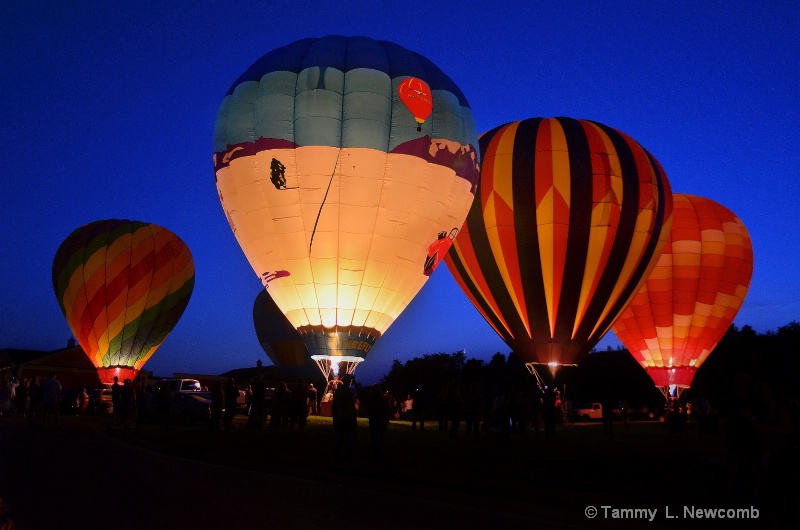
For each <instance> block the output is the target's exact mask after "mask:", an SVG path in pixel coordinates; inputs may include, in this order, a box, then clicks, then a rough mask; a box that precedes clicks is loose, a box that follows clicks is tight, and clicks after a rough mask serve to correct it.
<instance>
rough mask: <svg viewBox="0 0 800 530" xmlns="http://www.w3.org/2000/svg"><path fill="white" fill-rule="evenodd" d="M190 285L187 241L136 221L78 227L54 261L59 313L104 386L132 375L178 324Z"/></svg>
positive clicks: (192, 282)
mask: <svg viewBox="0 0 800 530" xmlns="http://www.w3.org/2000/svg"><path fill="white" fill-rule="evenodd" d="M193 287H194V261H193V259H192V255H191V253H190V252H189V248H188V247H187V246H186V244H184V242H183V241H181V239H180V238H179V237H178V236H176V235H175V234H173V233H172V232H170V231H169V230H167V229H166V228H163V227H160V226H157V225H154V224H149V223H143V222H140V221H128V220H118V219H109V220H104V221H95V222H93V223H89V224H86V225H84V226H81V227H80V228H78V229H77V230H75V231H74V232H72V233H71V234H70V235H69V236H68V237H67V238H66V239H65V240H64V242H63V243H61V246H60V247H59V248H58V251H56V255H55V258H54V259H53V288H54V289H55V292H56V297H57V298H58V303H59V306H60V307H61V311H62V312H63V313H64V316H65V317H66V319H67V323H68V324H69V327H70V329H71V330H72V332H73V333H74V334H75V337H76V339H77V340H78V342H79V343H80V345H81V347H82V348H83V350H84V351H85V352H86V354H87V355H88V356H89V359H91V361H92V363H93V364H94V366H95V367H96V368H97V373H98V375H99V377H100V381H101V382H102V383H104V384H108V383H111V382H112V381H113V378H114V376H118V377H119V379H120V380H123V379H126V378H130V379H133V378H135V377H136V374H137V373H138V372H139V370H140V369H141V368H142V366H144V364H145V363H146V362H147V360H148V359H150V357H151V356H152V355H153V353H154V352H155V351H156V349H157V348H158V347H159V346H160V345H161V343H162V342H164V339H166V338H167V335H169V333H170V331H172V328H173V327H175V324H177V322H178V320H179V319H180V317H181V315H182V314H183V311H184V309H186V306H187V304H188V303H189V297H190V296H191V294H192V289H193Z"/></svg>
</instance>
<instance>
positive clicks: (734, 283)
mask: <svg viewBox="0 0 800 530" xmlns="http://www.w3.org/2000/svg"><path fill="white" fill-rule="evenodd" d="M673 205H674V210H673V214H672V231H671V232H670V236H669V239H668V241H667V245H666V247H664V251H663V253H662V254H661V257H660V258H659V260H658V262H657V264H656V266H655V268H654V269H653V272H652V273H650V276H649V277H648V279H647V281H646V283H645V284H644V285H643V286H642V288H641V289H640V290H639V292H638V293H637V294H636V296H635V297H634V299H633V301H631V303H630V305H629V306H628V307H627V308H626V309H625V311H623V312H622V314H621V315H620V317H619V319H617V321H616V322H615V323H614V326H613V327H612V329H613V330H614V333H615V334H616V335H617V338H619V340H620V341H621V342H622V343H623V344H624V345H625V347H626V348H628V351H630V352H631V354H632V355H633V356H634V357H635V358H636V360H637V361H639V363H640V364H641V365H642V366H643V367H644V369H645V370H646V371H647V373H648V374H650V377H651V378H652V379H653V381H654V382H655V384H656V386H658V387H659V388H660V389H661V390H662V392H665V395H666V392H667V391H668V390H669V387H670V386H672V385H675V387H677V388H678V389H679V390H680V389H685V388H688V387H689V386H691V383H692V379H693V378H694V374H695V371H696V370H697V368H699V367H700V365H701V364H703V361H705V359H706V358H707V357H708V355H709V354H710V353H711V352H712V351H713V350H714V348H715V347H716V345H717V343H719V341H720V340H721V339H722V337H723V336H724V335H725V332H726V331H728V328H729V327H730V325H731V323H732V322H733V319H734V317H735V316H736V313H737V312H738V311H739V308H740V307H741V306H742V303H743V302H744V298H745V295H746V294H747V289H748V288H749V286H750V279H751V278H752V276H753V245H752V243H751V241H750V236H749V235H748V233H747V229H746V228H745V226H744V224H743V223H742V221H741V220H740V219H739V218H738V217H736V215H734V213H733V212H731V211H730V210H729V209H727V208H725V207H724V206H722V205H720V204H718V203H716V202H714V201H712V200H711V199H706V198H703V197H697V196H695V195H686V194H679V193H676V194H675V195H674V196H673Z"/></svg>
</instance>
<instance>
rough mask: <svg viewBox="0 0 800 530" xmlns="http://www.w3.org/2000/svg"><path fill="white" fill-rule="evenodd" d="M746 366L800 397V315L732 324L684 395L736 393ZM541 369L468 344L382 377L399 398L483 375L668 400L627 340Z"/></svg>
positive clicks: (652, 403) (395, 366)
mask: <svg viewBox="0 0 800 530" xmlns="http://www.w3.org/2000/svg"><path fill="white" fill-rule="evenodd" d="M740 372H745V373H746V374H748V376H749V377H750V379H751V380H752V381H753V382H754V383H758V382H767V383H769V384H770V385H772V386H773V387H774V388H776V389H778V391H779V392H780V393H781V394H782V395H783V397H784V398H785V399H797V398H799V397H800V396H798V393H800V323H798V322H796V321H792V322H790V323H789V324H786V325H785V326H781V327H779V328H778V329H777V330H776V331H767V332H765V333H758V332H756V331H755V330H754V329H753V328H752V327H751V326H749V325H745V326H742V327H741V328H738V327H737V326H735V325H731V327H730V328H729V329H728V331H727V333H726V334H725V336H724V337H723V339H722V340H721V341H720V343H719V344H718V345H717V347H716V348H715V349H714V351H713V352H712V353H711V354H710V355H709V357H708V358H707V359H706V361H705V362H704V363H703V365H701V366H700V368H698V370H697V373H696V375H695V378H694V381H693V383H692V387H691V388H690V389H689V390H688V391H687V392H686V393H685V395H684V399H688V400H691V399H693V398H694V397H695V396H696V395H698V394H700V393H702V394H703V395H704V396H705V397H707V398H708V399H709V400H710V401H711V402H712V403H715V402H716V403H719V402H724V401H725V400H727V399H728V398H729V392H730V390H731V388H730V386H731V382H732V380H733V378H734V377H735V376H736V374H737V373H740ZM538 373H539V375H540V378H539V381H538V384H537V377H535V376H534V375H532V374H531V373H530V372H529V371H528V369H527V368H526V367H525V363H524V361H523V360H522V359H521V358H520V357H519V356H518V355H516V354H515V353H514V352H511V353H509V354H507V355H504V354H502V353H500V352H497V353H495V354H494V355H493V356H492V357H491V359H490V360H489V361H488V362H485V361H483V360H480V359H474V358H471V359H467V358H466V354H465V353H464V352H463V351H460V352H455V353H443V352H439V353H430V354H425V355H423V356H422V357H415V358H413V359H410V360H408V361H406V362H404V363H403V362H401V361H399V360H397V359H395V360H394V361H393V363H392V365H391V368H390V369H389V371H388V372H387V373H386V374H385V375H384V376H383V378H382V379H381V382H380V384H381V387H382V389H383V390H385V391H389V392H390V393H391V394H392V395H393V396H395V397H396V398H398V399H402V398H403V397H405V396H406V395H409V394H411V395H413V394H414V393H415V392H417V391H418V389H423V391H424V392H425V393H426V394H428V395H429V396H430V395H435V394H436V393H437V392H439V391H440V390H441V389H443V388H446V387H447V385H449V384H450V383H452V382H453V381H458V382H459V383H460V384H461V387H462V388H467V387H469V386H470V385H471V384H472V383H473V382H477V383H479V384H480V385H481V386H482V387H483V388H487V389H490V390H491V391H494V392H503V391H505V390H507V389H508V388H510V387H511V386H512V385H514V384H520V385H524V386H528V387H533V386H540V385H556V386H557V387H558V388H559V390H560V391H561V392H562V395H563V397H564V399H571V400H572V401H573V402H575V403H580V402H590V401H600V399H601V396H602V395H603V392H604V391H610V392H611V393H612V395H613V397H614V398H615V399H618V400H620V401H622V400H626V401H628V403H629V404H630V406H631V407H651V408H657V407H660V406H663V403H664V397H663V395H662V394H661V392H660V391H659V390H658V389H657V388H656V387H655V385H654V384H653V381H652V380H651V379H650V376H649V375H647V373H646V372H645V370H644V369H643V368H642V367H641V366H640V365H639V363H638V362H637V361H636V360H635V359H634V358H633V356H632V355H630V353H629V352H628V350H627V349H625V348H623V347H618V348H616V349H614V348H611V347H609V348H608V349H606V350H593V351H592V352H591V353H590V354H589V355H588V356H587V357H586V358H585V359H584V360H583V361H582V362H581V363H580V364H579V365H578V366H577V367H562V368H559V370H558V371H557V372H556V374H555V376H554V375H553V374H551V373H550V372H549V371H548V370H547V369H546V367H545V368H544V370H538Z"/></svg>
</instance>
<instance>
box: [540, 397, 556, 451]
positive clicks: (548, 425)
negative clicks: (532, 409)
mask: <svg viewBox="0 0 800 530" xmlns="http://www.w3.org/2000/svg"><path fill="white" fill-rule="evenodd" d="M542 409H543V414H542V416H543V419H544V435H545V436H546V437H547V438H553V437H554V436H555V435H556V391H555V388H548V387H545V389H544V396H543V398H542Z"/></svg>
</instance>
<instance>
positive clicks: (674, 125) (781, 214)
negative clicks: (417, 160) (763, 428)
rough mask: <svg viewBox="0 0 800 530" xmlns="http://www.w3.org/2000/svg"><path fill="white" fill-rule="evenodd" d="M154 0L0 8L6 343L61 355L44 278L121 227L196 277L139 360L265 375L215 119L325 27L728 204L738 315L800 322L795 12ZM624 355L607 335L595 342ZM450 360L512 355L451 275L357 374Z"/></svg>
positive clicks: (250, 281)
mask: <svg viewBox="0 0 800 530" xmlns="http://www.w3.org/2000/svg"><path fill="white" fill-rule="evenodd" d="M137 4H138V5H137ZM151 4H152V7H147V6H146V3H145V4H144V5H143V4H142V3H135V2H134V3H126V2H99V1H98V2H88V1H83V2H38V1H32V2H11V3H9V4H8V5H5V6H4V8H3V9H2V10H1V11H0V35H2V37H0V42H2V48H0V113H1V115H2V116H3V126H2V128H0V138H1V139H2V147H3V155H2V157H3V158H2V159H3V160H4V164H3V165H4V167H3V171H2V173H0V198H2V203H3V210H4V216H3V223H2V230H0V348H22V349H41V350H53V349H57V348H61V347H63V346H65V345H66V341H67V339H68V338H69V337H71V336H72V332H71V331H70V329H69V327H68V326H67V324H66V321H65V319H64V317H63V315H62V314H61V311H60V310H59V307H58V303H57V301H56V298H55V295H54V293H53V287H52V283H51V280H50V274H51V265H52V261H53V256H54V254H55V252H56V249H57V248H58V246H59V245H60V244H61V242H62V241H63V240H64V238H66V237H67V235H69V234H70V232H72V231H73V230H74V229H75V228H77V227H78V226H80V225H83V224H85V223H88V222H91V221H95V220H99V219H108V218H127V219H136V220H140V221H145V222H150V223H155V224H158V225H161V226H164V227H166V228H169V229H170V230H172V231H173V232H175V233H176V234H177V235H179V236H180V237H181V238H182V239H183V240H184V241H185V242H186V243H187V245H188V246H189V248H190V249H191V251H192V254H193V256H194V260H195V267H196V283H195V288H194V293H193V295H192V299H191V301H190V302H189V306H188V308H187V310H186V312H185V313H184V315H183V318H182V319H181V321H180V322H179V323H178V325H177V326H176V328H175V330H174V331H173V332H172V334H171V335H170V336H169V337H168V338H167V340H166V341H165V342H164V344H163V345H162V346H161V348H159V350H158V351H157V352H156V353H155V355H154V356H153V358H152V359H151V360H150V361H149V362H148V363H147V365H145V368H146V369H148V370H152V371H154V372H155V373H156V374H157V375H170V374H172V373H173V372H176V371H180V372H199V373H207V374H218V373H221V372H224V371H227V370H230V369H232V368H239V367H245V366H253V365H255V362H256V360H258V359H261V360H263V361H264V362H265V363H269V361H268V359H267V357H266V355H265V354H264V353H263V351H262V350H261V347H260V346H259V344H258V340H257V338H256V335H255V331H254V329H253V320H252V308H253V301H254V300H255V297H256V296H257V294H258V293H259V290H260V289H262V286H261V282H260V281H259V279H258V277H257V276H256V274H255V273H254V272H253V270H252V269H251V268H250V265H249V264H248V263H247V260H246V259H245V257H244V254H243V253H242V251H241V250H240V249H239V246H238V244H237V242H236V239H235V238H234V236H233V233H232V232H231V230H230V227H229V226H228V222H227V221H226V219H225V215H224V214H223V212H222V209H221V207H220V204H219V199H218V197H217V193H216V188H215V186H214V172H213V167H212V163H211V155H212V135H213V129H214V121H215V117H216V113H217V109H218V106H219V104H220V102H221V100H222V97H223V96H224V94H225V92H226V90H227V89H228V88H229V86H230V85H231V84H232V83H233V81H235V80H236V78H237V77H238V76H239V75H240V74H241V73H242V72H243V71H244V70H245V69H246V68H247V67H248V66H250V64H252V63H253V62H254V61H255V60H256V59H257V58H259V57H260V56H261V55H263V54H264V53H266V52H267V51H270V50H272V49H274V48H277V47H280V46H282V45H284V44H288V43H291V42H293V41H295V40H298V39H301V38H305V37H322V36H325V35H330V34H340V35H347V36H354V35H365V36H368V37H372V38H375V39H380V40H389V41H393V42H396V43H398V44H400V45H402V46H404V47H406V48H408V49H410V50H413V51H416V52H418V53H420V54H422V55H424V56H426V57H428V58H429V59H431V60H432V61H433V62H434V63H436V65H437V66H439V67H440V68H441V69H442V70H443V71H444V72H445V73H447V74H448V75H449V76H450V77H451V78H452V79H453V80H454V81H455V83H456V84H457V85H458V86H459V87H460V88H461V90H462V91H463V93H464V94H465V96H466V97H467V99H468V100H469V102H470V105H471V106H472V108H473V111H474V114H475V119H476V123H477V129H478V132H479V133H481V132H484V131H487V130H489V129H491V128H493V127H495V126H497V125H500V124H503V123H506V122H509V121H514V120H520V119H524V118H530V117H538V116H541V117H553V116H569V117H573V118H580V119H590V120H594V121H599V122H601V123H603V124H605V125H608V126H611V127H614V128H616V129H619V130H621V131H623V132H625V133H627V134H629V135H630V136H631V137H633V138H634V139H635V140H637V141H638V142H639V143H640V144H642V146H644V147H645V148H646V149H647V150H648V151H650V152H651V153H652V154H653V155H654V156H655V157H656V158H657V159H658V160H659V161H660V162H661V164H662V165H663V167H664V169H665V171H666V173H667V175H668V177H669V180H670V183H671V185H672V189H673V191H674V192H680V193H691V194H696V195H701V196H704V197H708V198H710V199H713V200H715V201H717V202H719V203H720V204H722V205H724V206H727V207H728V208H729V209H731V210H732V211H733V212H734V213H736V214H737V215H738V216H739V217H740V218H741V219H742V221H743V222H744V224H745V225H746V226H747V228H748V230H749V231H750V236H751V238H752V240H753V248H754V255H755V272H754V275H753V281H752V284H751V286H750V291H749V294H748V296H747V299H746V300H745V303H744V306H743V307H742V309H741V311H740V312H739V315H738V317H737V318H736V320H735V323H736V324H737V325H740V326H741V325H744V324H750V325H751V326H753V327H754V328H755V329H756V330H757V331H761V332H763V331H768V330H774V329H776V328H777V327H778V326H782V325H784V324H787V323H789V322H790V321H792V320H798V319H800V267H798V265H797V257H798V256H799V255H800V250H798V249H800V231H798V230H797V226H798V222H800V208H798V206H797V199H798V198H800V193H798V191H797V185H798V182H800V170H799V169H798V168H800V149H798V146H800V127H798V126H797V122H798V118H800V99H798V94H800V68H798V65H800V44H798V35H800V5H798V3H797V2H796V1H794V0H773V1H770V2H766V3H760V2H732V3H731V2H727V3H723V2H707V1H701V2H688V1H686V2H684V1H678V2H675V1H660V0H654V1H650V2H624V1H621V0H619V1H588V0H587V1H558V2H555V1H552V2H550V1H544V2H516V3H510V2H503V1H498V2H494V3H492V4H491V6H492V7H491V8H488V9H487V7H488V6H489V3H487V2H486V1H473V0H464V1H460V2H449V3H448V2H428V3H424V4H420V3H416V4H415V3H408V2H399V1H396V0H386V1H384V2H374V1H366V0H364V1H356V0H339V1H337V2H318V1H316V0H310V1H307V2H292V3H289V2H278V1H270V2H252V1H249V2H234V1H229V2H214V3H212V2H203V1H194V2H189V1H176V2H167V3H166V4H167V5H169V7H163V6H162V5H161V4H162V3H160V2H158V3H156V2H152V3H151ZM616 344H618V342H617V341H616V339H615V338H614V337H613V335H612V334H609V335H608V336H606V338H604V339H603V341H601V343H600V346H601V347H605V346H606V345H616ZM461 349H466V351H467V356H468V357H476V358H481V359H487V360H488V359H489V358H490V357H491V356H492V354H494V353H495V352H501V353H508V351H509V348H508V347H507V346H505V344H504V343H503V342H502V341H501V340H500V339H499V337H497V335H496V334H495V332H494V331H493V330H492V329H491V328H490V327H489V325H488V324H486V323H485V321H484V320H483V318H482V317H481V316H480V315H479V314H478V312H477V311H476V310H475V309H474V308H473V307H472V305H471V304H470V302H469V301H468V300H467V299H466V297H465V296H464V295H463V294H462V293H461V290H460V289H459V288H458V286H457V285H456V284H455V282H454V280H453V279H452V276H451V275H450V273H449V271H448V270H447V269H446V267H444V266H442V267H439V268H438V269H437V271H436V272H435V273H434V274H433V275H432V277H431V278H430V280H429V281H428V283H427V284H426V285H425V287H424V288H423V289H422V291H421V292H420V293H419V294H418V295H417V297H416V298H415V299H414V301H413V302H412V303H411V305H410V306H409V307H408V308H407V309H406V310H405V312H404V313H403V314H401V316H400V318H398V320H397V321H395V323H394V324H393V325H392V327H390V328H389V330H388V331H387V332H386V334H385V335H384V336H383V337H382V338H381V339H380V340H379V341H378V343H377V344H376V346H375V347H374V348H373V349H372V351H371V352H370V353H369V356H368V357H367V360H366V361H365V362H364V363H363V364H362V365H361V366H360V367H359V368H358V370H357V372H356V375H357V376H358V378H359V379H360V380H361V381H362V382H365V383H371V382H375V381H376V380H377V379H379V378H380V377H381V376H382V375H383V374H384V373H385V372H386V371H387V370H388V368H389V366H390V364H391V362H392V360H393V359H400V360H406V359H409V358H412V357H415V356H419V355H422V354H425V353H436V352H447V353H450V352H454V351H458V350H461Z"/></svg>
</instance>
